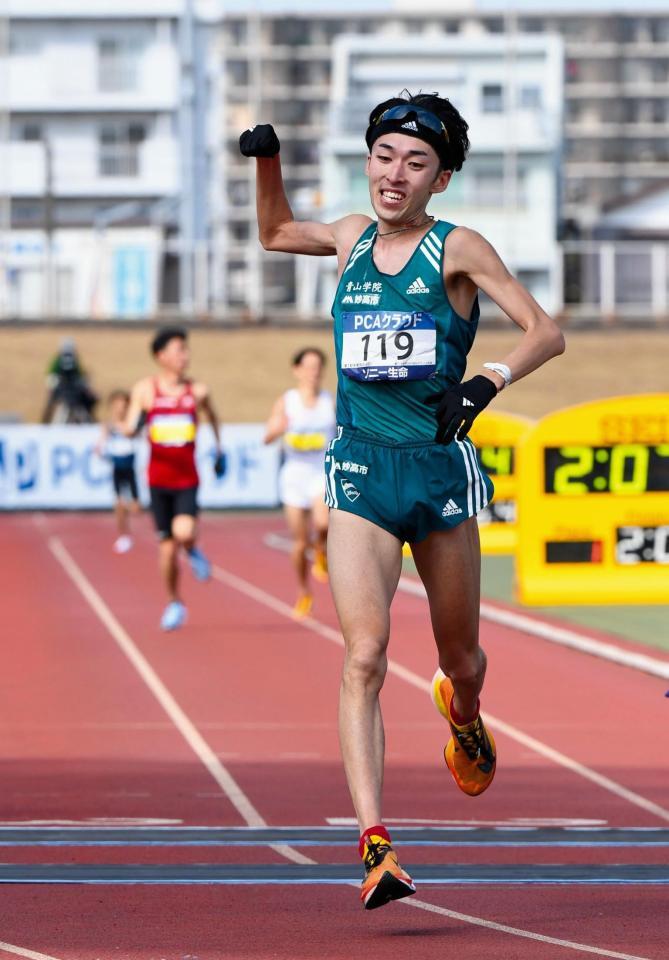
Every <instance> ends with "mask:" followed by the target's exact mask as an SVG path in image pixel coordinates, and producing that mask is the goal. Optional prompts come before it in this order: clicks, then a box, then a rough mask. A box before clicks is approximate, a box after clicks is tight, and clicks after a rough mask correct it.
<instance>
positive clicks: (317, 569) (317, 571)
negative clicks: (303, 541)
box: [311, 550, 328, 583]
mask: <svg viewBox="0 0 669 960" xmlns="http://www.w3.org/2000/svg"><path fill="white" fill-rule="evenodd" d="M311 576H312V577H313V578H314V580H315V581H316V582H317V583H327V582H328V560H327V557H326V556H325V554H324V553H323V551H322V550H316V552H315V554H314V562H313V564H312V567H311Z"/></svg>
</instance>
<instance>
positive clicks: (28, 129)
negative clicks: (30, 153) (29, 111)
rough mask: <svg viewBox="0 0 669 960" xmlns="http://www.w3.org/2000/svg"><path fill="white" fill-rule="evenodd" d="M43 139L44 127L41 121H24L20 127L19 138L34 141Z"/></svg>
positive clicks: (29, 141)
mask: <svg viewBox="0 0 669 960" xmlns="http://www.w3.org/2000/svg"><path fill="white" fill-rule="evenodd" d="M42 139H43V131H42V127H41V125H40V124H39V123H22V124H21V126H20V127H19V140H23V141H25V142H26V143H34V142H35V141H38V140H42Z"/></svg>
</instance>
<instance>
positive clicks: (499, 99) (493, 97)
mask: <svg viewBox="0 0 669 960" xmlns="http://www.w3.org/2000/svg"><path fill="white" fill-rule="evenodd" d="M481 110H482V111H483V113H502V112H503V110H504V93H503V91H502V85H501V84H499V83H484V84H483V87H482V88H481Z"/></svg>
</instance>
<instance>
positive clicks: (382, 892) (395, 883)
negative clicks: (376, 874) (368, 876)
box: [363, 870, 416, 910]
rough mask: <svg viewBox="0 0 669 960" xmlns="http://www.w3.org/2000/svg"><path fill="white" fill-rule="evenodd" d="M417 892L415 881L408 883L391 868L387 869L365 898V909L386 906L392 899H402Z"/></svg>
mask: <svg viewBox="0 0 669 960" xmlns="http://www.w3.org/2000/svg"><path fill="white" fill-rule="evenodd" d="M415 892H416V888H415V887H414V885H413V883H407V882H406V881H405V880H401V879H400V878H399V877H396V876H395V874H394V873H391V872H390V870H386V871H385V872H384V873H383V874H382V876H381V879H380V880H379V882H378V883H377V884H376V886H375V887H372V889H371V890H370V891H369V893H368V894H367V896H366V897H365V899H364V900H363V906H364V908H365V910H376V909H377V908H378V907H383V906H385V904H386V903H390V901H391V900H402V899H403V898H404V897H410V896H411V895H412V894H414V893H415Z"/></svg>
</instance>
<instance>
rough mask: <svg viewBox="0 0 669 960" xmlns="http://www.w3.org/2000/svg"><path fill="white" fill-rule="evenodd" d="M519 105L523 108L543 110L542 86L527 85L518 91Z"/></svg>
mask: <svg viewBox="0 0 669 960" xmlns="http://www.w3.org/2000/svg"><path fill="white" fill-rule="evenodd" d="M518 106H519V107H520V108H521V109H522V110H541V108H542V106H543V103H542V96H541V87H536V86H529V85H528V86H526V87H521V88H520V90H519V91H518Z"/></svg>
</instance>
